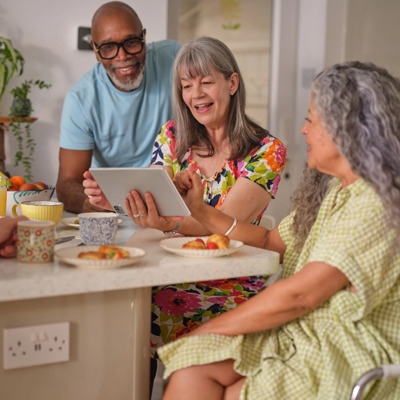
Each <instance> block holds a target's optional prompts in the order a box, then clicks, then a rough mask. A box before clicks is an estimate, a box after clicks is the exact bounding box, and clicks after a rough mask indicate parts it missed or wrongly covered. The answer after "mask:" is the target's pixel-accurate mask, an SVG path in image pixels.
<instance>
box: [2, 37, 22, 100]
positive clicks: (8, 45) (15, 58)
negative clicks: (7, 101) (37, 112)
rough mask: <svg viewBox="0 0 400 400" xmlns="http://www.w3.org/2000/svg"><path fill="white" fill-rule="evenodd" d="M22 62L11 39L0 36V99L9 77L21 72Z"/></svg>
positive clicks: (20, 55)
mask: <svg viewBox="0 0 400 400" xmlns="http://www.w3.org/2000/svg"><path fill="white" fill-rule="evenodd" d="M24 62H25V61H24V58H23V57H22V54H21V53H20V52H19V51H18V50H17V49H15V48H14V46H13V44H12V42H11V40H10V39H7V38H5V37H2V36H0V101H1V98H2V96H3V94H4V91H5V89H6V87H7V84H8V82H9V81H10V79H11V78H12V77H14V76H19V75H21V74H22V73H23V71H24Z"/></svg>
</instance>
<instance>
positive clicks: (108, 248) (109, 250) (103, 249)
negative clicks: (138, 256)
mask: <svg viewBox="0 0 400 400" xmlns="http://www.w3.org/2000/svg"><path fill="white" fill-rule="evenodd" d="M99 251H100V253H104V254H106V255H107V256H109V258H114V255H115V254H117V253H120V254H121V255H122V257H119V258H128V257H129V256H130V253H129V251H127V250H124V249H122V248H121V247H118V246H115V245H113V244H103V245H100V246H99Z"/></svg>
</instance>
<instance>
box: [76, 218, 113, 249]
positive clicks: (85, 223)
mask: <svg viewBox="0 0 400 400" xmlns="http://www.w3.org/2000/svg"><path fill="white" fill-rule="evenodd" d="M78 219H79V230H80V234H81V238H82V241H83V243H84V244H114V241H115V238H116V236H117V230H118V214H115V213H112V212H109V213H102V212H90V213H82V214H78Z"/></svg>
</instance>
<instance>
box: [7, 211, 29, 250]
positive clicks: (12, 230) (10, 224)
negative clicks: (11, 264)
mask: <svg viewBox="0 0 400 400" xmlns="http://www.w3.org/2000/svg"><path fill="white" fill-rule="evenodd" d="M27 219H28V218H26V217H24V216H21V217H17V218H11V217H4V218H1V219H0V257H15V256H16V255H17V246H16V243H17V233H16V227H17V223H18V221H24V220H27Z"/></svg>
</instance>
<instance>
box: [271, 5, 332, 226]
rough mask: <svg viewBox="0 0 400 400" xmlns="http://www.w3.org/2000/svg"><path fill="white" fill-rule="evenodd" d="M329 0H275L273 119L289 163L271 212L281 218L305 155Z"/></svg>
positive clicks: (272, 128)
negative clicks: (307, 122)
mask: <svg viewBox="0 0 400 400" xmlns="http://www.w3.org/2000/svg"><path fill="white" fill-rule="evenodd" d="M326 1H327V0H318V1H315V0H274V2H273V17H272V55H271V58H272V65H271V94H270V124H269V126H268V128H269V129H270V131H271V132H273V134H274V135H276V136H277V137H278V138H280V139H281V140H282V141H283V142H284V143H285V144H286V146H287V150H288V153H287V164H286V167H285V171H284V173H283V176H282V180H281V183H280V185H279V190H278V193H277V197H276V200H275V201H272V202H271V204H270V205H269V206H268V209H267V214H268V215H271V216H273V217H274V218H275V219H276V222H277V223H279V221H280V220H281V219H282V218H283V217H285V216H286V215H287V214H288V212H289V209H290V196H291V194H292V192H293V190H294V189H295V188H296V186H297V185H298V183H299V177H300V175H301V171H302V170H303V165H304V163H305V160H306V146H305V141H304V137H303V136H302V134H301V132H300V130H301V127H302V125H303V123H304V118H305V117H306V116H307V110H308V103H309V100H310V88H311V82H312V80H313V78H314V76H315V75H316V74H317V73H318V72H320V71H321V70H322V69H323V67H324V58H325V29H326V28H325V24H326Z"/></svg>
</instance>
